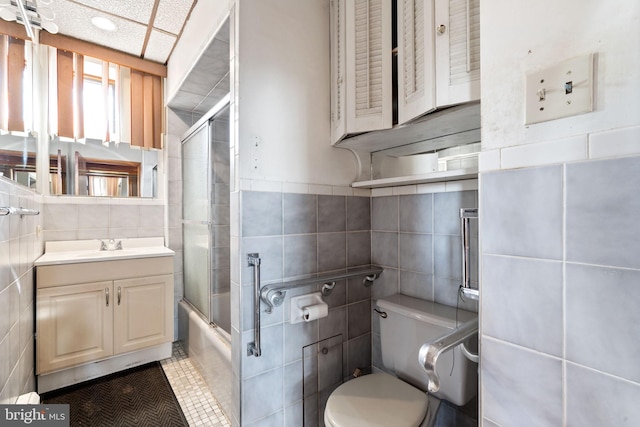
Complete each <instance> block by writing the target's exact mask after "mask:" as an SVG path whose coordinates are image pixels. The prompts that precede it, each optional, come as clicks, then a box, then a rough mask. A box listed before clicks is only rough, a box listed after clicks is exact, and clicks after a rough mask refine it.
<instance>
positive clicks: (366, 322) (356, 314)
mask: <svg viewBox="0 0 640 427" xmlns="http://www.w3.org/2000/svg"><path fill="white" fill-rule="evenodd" d="M347 316H348V318H349V328H348V334H349V339H353V338H357V337H359V336H361V335H363V334H368V333H369V332H371V301H369V300H366V301H361V302H358V303H355V304H350V305H348V306H347Z"/></svg>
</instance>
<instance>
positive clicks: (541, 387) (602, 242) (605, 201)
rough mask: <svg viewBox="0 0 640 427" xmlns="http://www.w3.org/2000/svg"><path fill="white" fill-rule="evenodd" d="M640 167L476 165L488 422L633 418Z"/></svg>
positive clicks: (639, 419) (638, 380) (620, 162)
mask: <svg viewBox="0 0 640 427" xmlns="http://www.w3.org/2000/svg"><path fill="white" fill-rule="evenodd" d="M639 170H640V157H628V158H621V159H610V160H594V161H586V162H576V163H567V164H562V165H556V166H545V167H536V168H529V169H521V170H511V171H503V172H491V173H486V174H483V175H482V177H481V188H482V200H481V208H482V227H483V236H485V237H483V247H482V262H483V264H482V266H483V267H482V297H483V298H482V307H481V312H482V331H481V332H482V351H483V358H482V365H481V369H482V378H483V383H482V384H483V385H482V393H483V394H482V396H483V398H482V401H483V416H484V417H485V420H488V421H486V424H487V425H492V424H491V423H490V422H489V421H491V422H493V423H495V424H497V425H500V426H504V427H507V426H527V425H531V426H537V425H567V426H584V425H594V426H596V425H624V424H625V423H626V425H637V424H640V409H639V408H638V406H637V405H635V404H633V403H631V402H633V401H637V399H638V398H639V396H640V371H639V370H638V366H639V363H640V359H638V354H640V344H639V341H638V334H637V327H636V325H638V324H640V315H638V310H637V307H638V306H640V286H638V285H639V284H640V261H639V258H638V257H637V256H636V255H637V254H638V253H640V234H639V233H640V232H639V231H638V230H640V229H639V228H638V225H637V212H638V210H639V209H640V199H639V198H638V195H637V189H638V188H640V174H638V171H639ZM505 192H506V193H507V194H508V195H509V197H505ZM513 361H518V362H517V363H514V362H513ZM524 361H526V362H524ZM523 366H526V369H523ZM505 402H508V404H507V403H505Z"/></svg>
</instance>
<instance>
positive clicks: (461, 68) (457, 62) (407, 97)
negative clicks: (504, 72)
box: [331, 0, 480, 147]
mask: <svg viewBox="0 0 640 427" xmlns="http://www.w3.org/2000/svg"><path fill="white" fill-rule="evenodd" d="M394 7H395V12H396V13H397V21H396V25H395V27H396V28H395V32H396V34H395V35H396V36H397V72H395V73H393V72H392V68H393V67H392V65H393V54H392V49H393V46H392V39H393V35H394V34H393V33H392V31H394V30H392V28H393V26H392V18H391V15H392V12H393V8H394ZM479 12H480V5H479V0H397V1H395V0H394V1H393V2H392V1H391V0H333V1H332V2H331V36H332V39H331V67H332V74H331V77H332V82H331V90H332V92H331V107H332V109H331V124H332V133H331V137H332V143H333V144H338V143H339V142H340V141H341V140H342V139H343V138H345V136H349V135H354V134H358V133H362V132H371V131H377V130H381V129H389V128H391V127H393V126H394V125H403V124H406V123H408V122H410V121H412V120H413V119H415V118H417V117H419V116H422V115H424V114H426V113H429V112H431V111H434V110H436V109H441V108H444V107H448V106H452V105H456V104H462V103H468V102H471V101H477V100H479V99H480V13H479ZM394 84H397V91H395V92H396V93H395V94H394V93H393V92H394V91H393V87H394ZM394 100H395V102H397V123H394V120H393V104H394ZM447 131H448V132H449V133H451V129H448V130H447ZM444 134H445V133H443V135H444ZM404 143H405V141H393V139H392V138H391V139H390V140H389V143H388V147H390V146H393V145H394V144H395V145H402V144H404ZM339 146H340V145H339Z"/></svg>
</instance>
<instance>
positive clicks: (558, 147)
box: [501, 135, 587, 169]
mask: <svg viewBox="0 0 640 427" xmlns="http://www.w3.org/2000/svg"><path fill="white" fill-rule="evenodd" d="M501 155H502V161H501V166H502V169H514V168H522V167H529V166H539V165H548V164H554V163H563V162H571V161H576V160H585V159H586V158H587V135H580V136H575V137H572V138H566V139H561V140H556V141H549V142H542V143H536V144H528V145H519V146H517V147H510V148H503V149H502V152H501Z"/></svg>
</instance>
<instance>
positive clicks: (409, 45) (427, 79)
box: [397, 0, 480, 124]
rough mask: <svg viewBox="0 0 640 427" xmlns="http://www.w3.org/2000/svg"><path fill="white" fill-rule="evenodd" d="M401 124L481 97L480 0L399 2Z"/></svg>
mask: <svg viewBox="0 0 640 427" xmlns="http://www.w3.org/2000/svg"><path fill="white" fill-rule="evenodd" d="M397 11H398V22H397V23H398V122H399V123H401V124H402V123H406V122H408V121H409V120H412V119H414V118H416V117H418V116H421V115H423V114H425V113H428V112H430V111H433V110H435V109H436V108H441V107H446V106H450V105H455V104H461V103H465V102H470V101H476V100H479V99H480V1H479V0H398V10H397Z"/></svg>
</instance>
